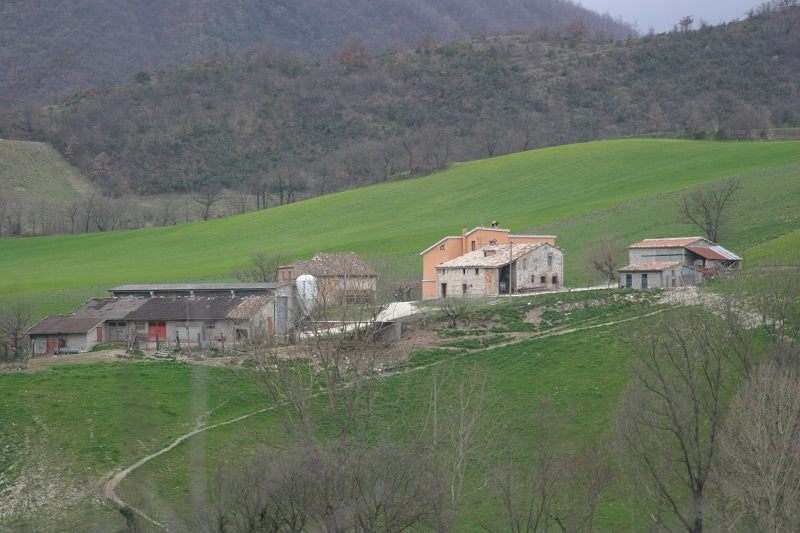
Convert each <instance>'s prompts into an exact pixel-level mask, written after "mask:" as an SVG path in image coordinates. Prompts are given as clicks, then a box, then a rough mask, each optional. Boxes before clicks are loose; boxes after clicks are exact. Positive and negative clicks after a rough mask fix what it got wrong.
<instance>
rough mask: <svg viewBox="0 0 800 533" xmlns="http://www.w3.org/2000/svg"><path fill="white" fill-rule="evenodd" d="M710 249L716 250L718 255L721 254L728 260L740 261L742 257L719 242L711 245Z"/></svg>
mask: <svg viewBox="0 0 800 533" xmlns="http://www.w3.org/2000/svg"><path fill="white" fill-rule="evenodd" d="M711 249H712V250H714V251H715V252H717V253H718V254H719V255H721V256H723V257H724V258H725V259H727V260H728V261H741V260H742V258H741V257H739V256H738V255H736V254H735V253H733V252H731V251H730V250H728V249H727V248H724V247H722V246H720V245H719V244H714V245H712V246H711Z"/></svg>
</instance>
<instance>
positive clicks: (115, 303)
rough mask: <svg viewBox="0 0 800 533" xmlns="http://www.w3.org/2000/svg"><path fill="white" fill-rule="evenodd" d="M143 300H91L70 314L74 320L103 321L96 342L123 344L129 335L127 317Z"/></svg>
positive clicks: (127, 298)
mask: <svg viewBox="0 0 800 533" xmlns="http://www.w3.org/2000/svg"><path fill="white" fill-rule="evenodd" d="M144 302H145V299H144V298H134V297H124V298H92V299H91V300H89V301H88V302H86V303H85V304H84V305H83V306H82V307H81V308H79V309H78V310H77V311H75V312H74V313H72V316H74V317H76V318H98V319H101V320H103V325H102V329H101V330H100V334H99V336H98V337H99V338H98V342H124V341H126V340H128V337H129V335H130V333H129V331H128V321H127V316H128V315H129V314H130V313H132V312H133V311H135V310H136V309H138V308H139V307H141V305H142V304H143V303H144Z"/></svg>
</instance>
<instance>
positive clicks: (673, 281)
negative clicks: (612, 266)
mask: <svg viewBox="0 0 800 533" xmlns="http://www.w3.org/2000/svg"><path fill="white" fill-rule="evenodd" d="M628 261H629V264H628V265H626V266H624V267H622V268H620V269H619V273H620V286H622V287H627V288H630V289H658V288H670V287H684V286H691V285H697V284H699V283H702V282H703V280H704V279H707V278H709V277H714V276H716V275H717V274H719V273H720V272H723V271H727V270H735V269H738V268H739V267H740V266H741V263H742V258H741V257H739V256H738V255H736V254H735V253H733V252H731V251H730V250H727V249H726V248H723V247H722V246H720V245H718V244H716V243H713V242H711V241H709V240H708V239H705V238H703V237H671V238H664V239H645V240H642V241H639V242H637V243H634V244H632V245H631V246H630V247H629V248H628Z"/></svg>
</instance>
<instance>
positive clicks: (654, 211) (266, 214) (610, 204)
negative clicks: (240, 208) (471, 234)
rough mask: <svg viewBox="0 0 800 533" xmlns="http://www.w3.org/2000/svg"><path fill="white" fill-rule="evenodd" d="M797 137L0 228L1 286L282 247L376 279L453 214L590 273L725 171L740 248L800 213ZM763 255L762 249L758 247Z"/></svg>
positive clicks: (37, 285) (204, 262) (118, 275)
mask: <svg viewBox="0 0 800 533" xmlns="http://www.w3.org/2000/svg"><path fill="white" fill-rule="evenodd" d="M798 175H800V143H796V142H769V143H764V142H753V143H745V142H741V143H721V142H705V141H673V140H625V141H611V142H595V143H588V144H580V145H570V146H563V147H557V148H549V149H542V150H536V151H530V152H525V153H519V154H514V155H510V156H505V157H499V158H495V159H487V160H482V161H476V162H471V163H465V164H460V165H457V166H454V167H453V168H451V169H449V170H447V171H445V172H442V173H439V174H436V175H433V176H430V177H426V178H419V179H414V180H406V181H397V182H392V183H388V184H384V185H379V186H372V187H367V188H363V189H356V190H352V191H347V192H343V193H339V194H334V195H330V196H326V197H321V198H316V199H312V200H308V201H304V202H299V203H296V204H291V205H287V206H284V207H280V208H275V209H269V210H266V211H261V212H256V213H250V214H246V215H242V216H237V217H231V218H227V219H220V220H213V221H209V222H206V223H194V224H187V225H180V226H175V227H169V228H152V229H145V230H137V231H127V232H116V233H106V234H88V235H69V236H56V237H42V238H32V239H18V240H2V241H0V298H2V299H13V298H28V299H31V300H32V301H33V302H34V303H35V304H36V306H37V308H38V310H39V311H41V312H51V311H57V310H64V309H67V308H69V307H70V306H72V305H74V304H75V303H77V302H79V301H81V300H82V299H83V298H85V297H87V296H89V295H91V294H98V293H101V292H102V291H104V290H105V289H106V288H108V287H110V286H113V285H115V284H119V283H124V282H155V281H163V282H166V281H183V280H186V281H189V280H203V279H223V278H227V277H230V275H231V274H230V273H231V271H232V270H233V269H235V268H238V267H241V266H243V265H244V264H245V263H246V262H247V261H248V259H249V258H250V257H251V255H252V254H254V253H256V252H267V253H270V254H279V255H281V256H282V257H284V258H287V259H289V258H294V257H301V256H308V255H311V254H313V253H315V252H318V251H323V250H353V251H355V252H358V253H362V254H364V255H366V256H367V257H368V258H369V259H371V260H373V261H374V262H375V263H376V264H377V265H378V267H379V269H380V270H381V273H382V276H383V278H384V281H386V280H391V279H395V280H396V279H406V280H414V279H418V278H419V270H420V266H419V257H418V256H417V253H418V252H419V251H420V250H422V249H423V248H425V247H427V246H428V245H429V244H430V243H432V242H434V241H436V240H438V239H439V238H440V237H441V236H443V235H445V234H452V233H458V232H459V231H460V230H461V228H462V227H467V226H474V225H478V224H486V223H488V222H489V221H491V220H499V221H500V223H501V224H502V225H503V226H508V227H510V228H512V229H513V230H515V231H521V230H524V231H537V230H542V231H552V232H555V233H557V234H559V235H560V245H561V246H563V247H564V249H565V250H566V252H567V271H566V277H567V282H568V283H569V284H571V285H573V286H576V285H581V284H587V283H589V282H591V281H592V279H591V274H590V273H589V272H588V271H587V268H586V267H585V261H584V252H585V250H586V249H587V248H588V247H589V246H591V244H592V243H594V242H595V241H596V240H597V239H599V238H602V237H607V236H610V237H615V238H618V239H620V240H622V241H624V242H629V241H631V240H633V239H637V238H641V237H644V236H647V235H650V236H659V235H667V234H673V233H696V232H697V231H696V230H695V229H692V228H691V227H689V226H686V225H682V224H681V223H680V221H679V218H678V215H677V208H676V199H677V196H676V195H677V194H678V193H679V192H680V191H681V190H684V189H686V188H690V187H694V186H699V185H702V184H707V183H711V182H713V181H715V180H719V179H724V178H726V177H730V176H739V177H741V178H742V181H743V183H744V187H745V190H744V192H743V194H742V195H741V197H740V201H739V202H738V204H737V205H736V207H735V213H734V215H735V216H734V220H733V224H732V225H731V227H730V231H729V233H728V237H727V238H726V239H725V244H727V245H730V246H731V247H732V248H734V249H736V250H737V251H739V252H741V253H743V254H744V256H745V258H746V259H747V256H748V249H749V248H750V247H753V246H756V245H758V244H760V243H761V242H762V241H766V240H770V239H776V238H779V237H781V236H782V235H784V234H787V233H789V232H791V231H793V230H796V229H797V228H798V227H800V212H798V210H797V205H800V179H798ZM759 258H760V260H763V261H766V260H768V259H769V257H765V256H760V257H759Z"/></svg>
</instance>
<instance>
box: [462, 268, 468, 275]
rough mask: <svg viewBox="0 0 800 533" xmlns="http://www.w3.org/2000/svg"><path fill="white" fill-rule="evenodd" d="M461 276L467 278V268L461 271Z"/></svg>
mask: <svg viewBox="0 0 800 533" xmlns="http://www.w3.org/2000/svg"><path fill="white" fill-rule="evenodd" d="M461 275H462V276H466V275H467V269H466V268H462V269H461Z"/></svg>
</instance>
